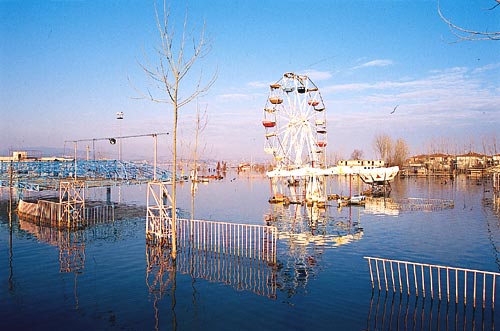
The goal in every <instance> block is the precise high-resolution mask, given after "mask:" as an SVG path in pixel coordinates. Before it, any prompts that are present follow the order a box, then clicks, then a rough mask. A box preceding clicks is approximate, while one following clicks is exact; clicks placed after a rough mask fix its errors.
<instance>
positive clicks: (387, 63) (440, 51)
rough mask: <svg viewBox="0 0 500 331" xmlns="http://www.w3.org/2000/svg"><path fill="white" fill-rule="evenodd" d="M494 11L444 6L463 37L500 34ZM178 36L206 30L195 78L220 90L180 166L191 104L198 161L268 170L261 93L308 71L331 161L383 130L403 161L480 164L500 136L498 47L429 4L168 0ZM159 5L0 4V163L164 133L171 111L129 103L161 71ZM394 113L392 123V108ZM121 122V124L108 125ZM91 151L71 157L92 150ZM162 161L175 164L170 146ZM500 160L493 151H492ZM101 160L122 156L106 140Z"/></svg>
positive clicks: (163, 143)
mask: <svg viewBox="0 0 500 331" xmlns="http://www.w3.org/2000/svg"><path fill="white" fill-rule="evenodd" d="M493 4H494V2H493V0H478V1H465V0H459V1H451V0H441V9H442V12H443V14H445V15H446V16H447V17H448V18H450V19H451V20H452V21H453V22H455V23H457V24H459V25H463V26H464V27H466V28H470V29H477V30H485V31H500V7H499V8H497V9H496V10H494V11H487V10H484V9H485V8H488V7H491V5H493ZM171 7H172V15H171V16H172V17H171V19H172V22H173V23H174V25H175V27H176V32H177V33H178V34H180V31H181V25H182V23H183V20H184V17H185V12H186V8H187V9H188V27H189V29H190V30H193V31H194V32H195V35H196V33H197V31H199V29H200V28H201V27H202V24H203V20H204V21H205V22H206V32H207V34H208V36H209V40H210V44H211V47H212V49H211V52H210V53H209V54H208V55H207V56H206V57H204V58H203V59H200V61H198V62H197V63H196V65H195V66H194V67H193V69H192V71H191V73H190V76H188V78H187V81H186V85H184V86H183V88H184V91H187V92H190V91H191V88H192V85H191V84H190V83H191V82H193V81H194V80H196V79H197V78H198V77H199V75H200V72H203V77H207V78H208V77H209V76H210V75H211V74H212V73H214V72H216V71H217V72H218V78H217V81H216V83H215V84H214V86H213V87H212V88H211V89H210V91H209V93H208V94H207V95H206V96H204V97H203V98H200V99H199V100H198V102H193V103H191V104H189V105H187V106H185V108H182V109H181V112H180V123H179V126H180V138H181V139H180V143H179V147H180V150H181V155H182V156H183V157H188V156H189V154H190V150H192V145H193V144H192V139H193V137H194V120H193V119H194V116H195V112H196V108H197V107H198V108H200V109H206V110H207V115H208V123H207V126H206V128H205V129H204V130H203V132H202V133H201V138H200V144H201V145H202V157H205V158H209V157H210V158H217V159H227V160H244V159H246V160H249V159H250V158H252V159H253V160H266V159H267V155H266V154H264V152H263V146H264V133H265V131H264V128H263V127H262V124H261V120H262V117H263V107H264V106H265V103H266V99H267V97H268V93H269V83H273V82H275V81H277V80H279V79H280V78H281V77H282V75H283V73H285V72H296V73H301V74H307V75H308V76H309V77H310V78H311V79H312V81H313V82H314V83H315V84H316V85H317V86H318V87H319V89H320V91H321V94H322V97H323V99H324V101H325V104H326V107H327V120H328V140H329V145H328V154H329V155H331V156H332V157H333V156H334V155H335V156H337V157H343V158H348V157H349V156H350V154H351V152H352V151H353V149H355V148H356V149H361V150H363V152H364V155H365V156H366V157H374V156H375V154H374V150H373V147H372V146H373V140H374V137H375V136H376V135H378V134H388V135H389V136H391V137H392V138H393V139H397V138H403V139H405V140H406V141H407V142H408V144H409V145H410V149H411V153H413V154H416V153H425V152H428V151H431V150H432V149H435V148H440V147H441V146H444V147H443V149H448V151H449V152H455V151H456V152H465V151H466V150H465V149H467V148H469V147H470V146H472V147H473V149H476V150H477V151H479V152H482V149H483V147H482V146H483V141H492V140H493V139H496V141H497V142H498V141H499V140H500V130H499V128H500V42H499V41H462V42H457V38H456V37H455V36H454V35H453V34H452V33H450V30H449V28H448V27H447V25H446V24H445V23H444V22H443V21H442V20H441V19H440V17H439V16H438V13H437V9H436V8H437V1H426V0H414V1H404V0H399V1H397V0H392V1H389V0H387V1H377V0H371V1H368V0H362V1H348V0H318V1H304V0H289V1H235V0H232V1H230V0H227V1H226V0H214V1H188V2H187V4H186V2H184V1H174V2H172V5H171ZM155 24H156V23H155V16H154V6H153V1H139V0H129V1H127V0H124V1H77V0H74V1H64V0H61V1H5V0H0V42H1V45H2V46H1V49H0V65H1V67H0V70H1V71H0V115H1V117H0V118H1V119H0V151H1V153H2V154H6V153H7V152H8V151H9V149H18V148H24V149H26V148H27V149H40V148H41V147H54V148H63V147H66V149H67V150H72V148H73V146H72V144H65V143H64V142H65V141H67V140H77V139H92V138H101V137H110V136H117V135H119V134H121V135H141V134H146V133H153V132H167V131H171V123H172V112H171V111H170V109H171V108H170V106H168V105H165V104H156V103H153V102H151V101H147V100H142V99H137V98H136V97H137V96H138V93H137V92H136V91H135V90H134V86H135V87H137V88H139V89H146V88H148V87H150V86H151V82H150V81H148V79H147V77H146V76H145V74H144V72H143V71H142V69H141V68H140V66H139V64H138V63H145V62H146V61H147V59H149V61H151V62H152V63H157V61H156V59H157V58H156V54H155V47H156V46H158V45H159V37H158V32H157V30H156V26H155ZM396 105H398V108H397V111H396V112H394V114H390V112H391V111H392V110H393V109H394V107H395V106H396ZM119 111H123V112H124V114H125V118H124V120H122V121H118V120H117V119H116V115H115V114H116V112H119ZM85 144H86V143H81V144H80V145H79V146H78V148H79V149H81V150H83V149H85V146H84V145H85ZM159 148H160V154H161V155H162V156H164V157H165V158H168V157H169V155H170V150H171V141H170V138H169V137H166V136H165V137H161V138H160V143H159ZM497 148H500V144H499V147H497ZM152 151H153V144H152V140H151V139H150V138H149V137H145V138H134V139H127V140H123V156H124V158H129V159H141V158H151V156H152ZM96 152H97V155H98V156H102V157H117V153H118V152H117V148H116V146H110V145H109V144H107V143H106V142H99V143H98V144H97V146H96Z"/></svg>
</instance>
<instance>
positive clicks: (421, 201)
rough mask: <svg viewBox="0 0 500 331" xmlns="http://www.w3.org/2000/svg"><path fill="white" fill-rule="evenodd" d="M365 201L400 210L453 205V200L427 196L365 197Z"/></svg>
mask: <svg viewBox="0 0 500 331" xmlns="http://www.w3.org/2000/svg"><path fill="white" fill-rule="evenodd" d="M366 203H367V204H369V205H377V206H380V207H384V208H387V209H393V210H401V211H436V210H442V209H448V208H454V207H455V202H454V201H453V200H446V199H427V198H406V199H400V200H397V201H395V200H393V199H391V198H372V197H367V198H366Z"/></svg>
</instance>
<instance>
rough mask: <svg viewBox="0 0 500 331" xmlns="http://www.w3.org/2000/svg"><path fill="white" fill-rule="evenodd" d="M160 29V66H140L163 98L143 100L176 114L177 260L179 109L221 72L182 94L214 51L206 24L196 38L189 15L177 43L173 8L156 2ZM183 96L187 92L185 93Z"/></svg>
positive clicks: (174, 247) (174, 243)
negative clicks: (202, 61) (193, 71)
mask: <svg viewBox="0 0 500 331" xmlns="http://www.w3.org/2000/svg"><path fill="white" fill-rule="evenodd" d="M155 13H156V25H157V29H158V32H159V34H160V39H161V45H160V47H159V48H158V49H157V50H156V53H157V56H158V59H157V64H156V65H154V66H153V65H150V64H149V61H146V62H147V64H142V63H140V66H141V68H142V69H143V70H144V72H145V73H146V75H147V77H148V78H149V79H150V80H151V81H152V82H153V83H154V84H155V88H156V89H157V90H158V91H160V92H161V93H162V94H165V95H164V96H163V97H157V96H155V95H154V94H153V93H152V92H151V91H150V90H149V89H148V90H147V94H144V93H141V96H142V98H145V99H149V100H151V101H153V102H157V103H165V104H169V105H171V106H172V112H173V135H172V138H173V172H174V173H173V177H174V178H172V194H171V197H172V224H171V226H172V258H173V259H175V258H176V256H177V233H176V220H177V215H176V212H175V211H176V210H177V209H176V206H177V199H176V177H177V175H176V174H177V123H178V116H179V109H180V108H181V107H183V106H185V105H186V104H188V103H190V102H191V101H193V100H195V99H196V98H197V97H199V96H202V95H203V94H204V93H206V92H207V91H208V89H209V88H210V87H211V86H212V85H213V84H214V82H215V80H216V78H217V72H215V73H214V75H213V76H212V77H211V78H210V79H209V80H208V81H207V82H206V83H203V80H202V73H200V75H199V77H198V80H197V81H196V83H195V86H194V88H193V91H192V92H190V93H187V94H184V93H182V94H181V90H182V89H181V82H183V80H184V79H185V78H186V77H187V74H188V73H189V72H190V71H191V69H193V65H194V64H195V62H196V61H197V60H198V59H200V58H202V57H204V56H205V55H206V54H207V53H208V52H209V51H210V45H209V44H208V43H207V40H206V39H205V23H204V24H203V28H202V29H201V32H200V34H199V36H198V37H197V38H195V37H192V39H191V33H190V32H189V31H187V11H186V16H185V17H184V24H183V29H182V31H181V32H182V33H181V35H180V36H179V38H178V39H177V38H176V37H177V36H176V35H175V33H174V29H173V27H172V26H171V22H170V8H169V7H167V3H166V0H164V1H163V10H162V12H159V10H158V7H157V5H156V2H155ZM189 40H192V45H191V47H187V45H186V44H187V42H188V41H189ZM182 92H183V90H182Z"/></svg>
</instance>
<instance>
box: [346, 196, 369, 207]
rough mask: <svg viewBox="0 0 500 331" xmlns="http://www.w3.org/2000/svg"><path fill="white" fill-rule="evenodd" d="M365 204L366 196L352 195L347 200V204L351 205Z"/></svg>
mask: <svg viewBox="0 0 500 331" xmlns="http://www.w3.org/2000/svg"><path fill="white" fill-rule="evenodd" d="M365 202H366V196H364V195H353V196H352V197H351V198H350V199H349V204H351V205H364V204H365Z"/></svg>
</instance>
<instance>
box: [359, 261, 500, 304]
mask: <svg viewBox="0 0 500 331" xmlns="http://www.w3.org/2000/svg"><path fill="white" fill-rule="evenodd" d="M365 259H367V260H368V266H369V269H370V279H371V283H372V287H373V288H375V285H377V286H378V289H379V291H380V290H382V289H383V288H385V290H386V292H387V291H389V289H392V291H393V292H397V290H399V292H400V293H401V294H402V293H403V291H406V293H407V295H408V296H409V295H410V294H414V295H415V296H417V297H418V296H419V294H422V296H423V297H424V298H425V297H426V295H430V297H431V299H434V298H436V297H437V299H438V300H439V301H441V300H442V297H443V296H444V295H446V300H447V302H448V303H449V302H450V297H454V299H455V304H458V303H459V300H460V299H461V300H462V302H463V304H464V306H465V305H467V299H468V298H471V297H472V306H473V307H474V308H476V301H477V300H479V299H478V297H479V296H480V297H481V298H482V307H483V309H484V308H485V307H486V306H487V305H488V304H489V305H490V306H491V309H492V310H493V309H494V308H495V294H496V292H497V288H496V281H497V278H498V277H500V273H497V272H490V271H480V270H473V269H465V268H455V267H449V266H441V265H432V264H424V263H415V262H408V261H400V260H390V259H384V258H377V257H365Z"/></svg>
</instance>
